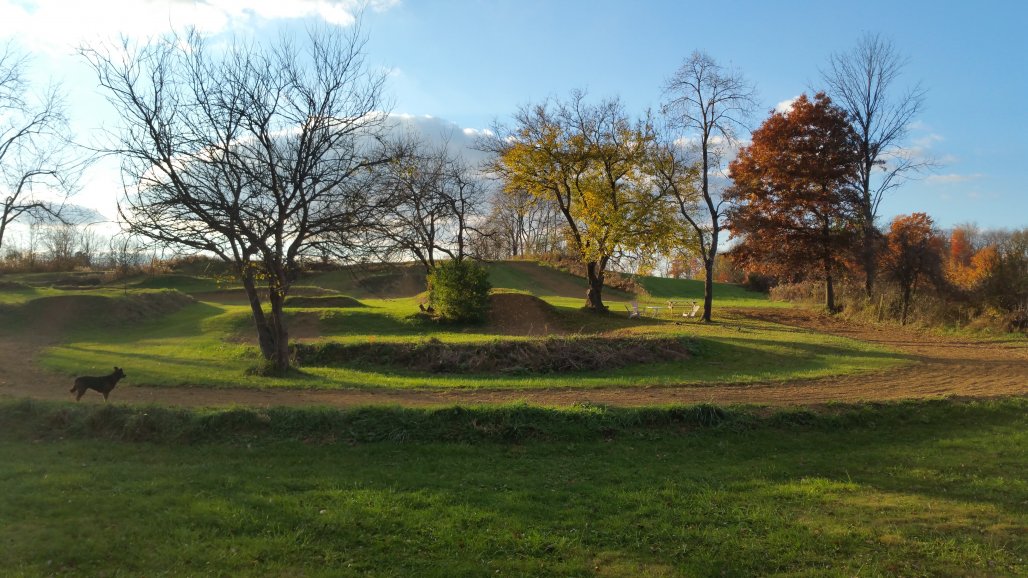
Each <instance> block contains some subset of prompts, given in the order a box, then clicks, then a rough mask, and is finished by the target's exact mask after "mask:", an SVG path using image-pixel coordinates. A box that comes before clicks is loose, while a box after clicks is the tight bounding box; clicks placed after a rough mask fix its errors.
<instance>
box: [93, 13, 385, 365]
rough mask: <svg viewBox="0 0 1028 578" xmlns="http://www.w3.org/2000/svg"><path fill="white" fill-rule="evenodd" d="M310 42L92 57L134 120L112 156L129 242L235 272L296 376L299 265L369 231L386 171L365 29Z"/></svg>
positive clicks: (317, 34) (96, 51) (195, 42)
mask: <svg viewBox="0 0 1028 578" xmlns="http://www.w3.org/2000/svg"><path fill="white" fill-rule="evenodd" d="M302 44H303V47H302V48H301V47H299V46H298V44H296V43H294V42H293V41H292V40H291V39H289V38H287V37H282V38H280V39H279V40H278V41H277V42H274V43H262V42H258V41H253V42H241V41H236V42H233V43H230V44H229V45H228V46H225V47H218V49H217V50H208V47H207V45H206V43H205V42H204V39H203V38H202V37H201V36H200V35H199V34H197V33H196V32H195V31H194V32H190V33H188V34H186V35H185V36H177V35H169V36H165V37H162V38H157V39H154V40H151V41H149V42H147V43H145V44H143V45H140V46H133V45H131V44H129V42H128V41H127V40H123V41H122V42H121V44H120V45H118V46H116V47H113V48H111V47H87V48H83V49H82V54H83V55H84V56H85V57H86V59H87V60H88V61H89V63H90V64H91V65H92V67H93V69H94V70H95V72H96V74H97V77H98V79H99V83H100V85H101V86H102V87H104V88H105V89H106V91H107V97H108V100H109V101H110V102H111V103H112V104H113V105H114V106H115V108H116V109H117V113H118V114H119V115H120V117H121V121H122V125H123V126H122V130H121V132H120V133H118V134H115V135H112V136H113V139H112V144H111V145H110V148H109V152H111V153H116V154H118V155H120V156H121V158H122V175H123V179H124V183H125V197H124V199H123V201H122V202H121V203H120V205H119V214H120V217H121V219H122V220H123V221H124V223H125V224H126V225H127V229H128V232H129V233H131V234H134V235H138V236H139V237H140V238H145V239H149V240H150V241H151V242H153V243H155V244H157V245H163V246H168V247H171V248H175V249H179V250H184V251H193V252H202V253H207V254H213V255H216V256H218V257H219V258H221V259H223V260H224V261H226V262H228V263H230V264H232V265H233V267H234V268H235V269H236V271H237V273H238V275H239V277H240V279H241V280H242V284H243V287H244V288H245V290H246V293H247V296H248V298H249V302H250V307H251V310H252V313H253V319H254V324H255V326H256V330H257V335H258V341H259V344H260V349H261V352H262V354H263V355H264V357H265V359H267V360H268V361H269V362H271V364H272V365H273V366H274V368H275V369H276V370H284V369H286V368H287V367H288V366H289V350H288V332H287V330H286V325H285V319H284V316H283V304H284V301H285V297H286V294H287V293H288V291H289V289H290V286H291V284H292V282H293V280H294V278H295V275H296V273H297V267H298V262H299V259H300V258H301V257H302V256H303V255H304V254H307V253H311V252H316V250H317V249H318V248H319V247H320V246H321V245H322V244H323V243H325V242H327V239H328V238H329V236H330V235H336V236H338V235H339V233H340V232H341V231H352V230H354V229H356V228H357V227H358V226H359V225H360V222H361V219H363V218H364V217H365V216H366V215H365V214H364V211H365V210H366V204H365V203H364V195H365V190H364V186H363V184H362V182H361V181H362V180H363V175H364V174H366V173H367V170H368V168H369V167H370V166H373V165H375V164H377V163H379V162H381V161H382V158H381V156H380V154H381V150H380V146H379V145H378V137H379V133H380V130H381V127H382V124H383V119H384V114H383V113H382V111H381V110H379V109H380V106H381V105H382V86H383V82H384V76H383V75H381V74H376V73H371V72H369V71H368V68H367V66H366V65H365V63H364V46H365V40H364V37H363V36H362V35H361V33H360V30H359V28H356V27H355V28H354V29H352V30H351V32H350V33H345V32H341V31H336V30H311V31H309V32H308V35H307V37H306V38H304V42H303V43H302ZM260 282H263V283H265V285H266V291H267V300H268V303H269V304H270V315H269V314H268V313H266V312H265V310H264V308H263V306H262V297H263V295H262V293H263V291H259V290H258V283H260Z"/></svg>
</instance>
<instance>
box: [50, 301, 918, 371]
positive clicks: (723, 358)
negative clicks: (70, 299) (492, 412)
mask: <svg viewBox="0 0 1028 578" xmlns="http://www.w3.org/2000/svg"><path fill="white" fill-rule="evenodd" d="M566 299H567V298H552V300H551V301H550V302H551V303H552V304H553V305H554V306H555V308H556V311H557V312H558V314H559V315H561V316H562V317H563V319H564V323H565V325H567V326H569V327H574V328H576V329H577V328H580V329H579V331H581V333H582V334H595V333H596V332H616V333H617V334H618V335H620V336H638V337H668V336H671V337H679V338H682V339H687V340H689V342H690V343H691V347H692V348H693V350H694V352H695V355H694V356H693V357H692V358H690V359H687V360H684V361H679V362H674V363H658V364H645V365H630V366H628V367H625V368H621V369H617V370H602V369H599V370H596V371H588V372H576V373H563V374H543V375H507V374H493V375H440V374H428V373H415V372H411V371H406V370H404V369H402V368H397V367H351V366H331V367H319V366H305V367H302V368H301V370H300V371H299V372H297V373H294V374H293V375H291V376H289V377H287V378H267V377H255V376H252V375H248V374H247V370H248V368H252V367H254V366H256V365H257V363H258V354H257V351H256V348H255V346H253V345H248V344H245V343H243V342H242V341H243V340H244V339H247V338H249V339H252V333H253V330H252V328H251V325H250V321H249V315H250V314H249V310H248V309H247V308H246V307H244V306H239V305H226V304H219V303H201V304H197V305H193V306H189V307H187V308H185V309H182V310H180V311H178V312H176V313H174V314H172V315H169V316H166V317H162V318H160V319H156V320H151V321H148V322H145V323H138V324H134V325H132V326H106V327H104V326H89V327H78V328H70V329H68V330H67V332H66V334H65V343H64V344H63V345H59V346H56V347H53V348H50V349H49V350H47V351H46V353H45V354H44V355H43V357H42V362H43V364H44V365H45V366H46V367H48V368H49V369H52V370H56V371H59V372H64V373H67V374H69V375H75V374H78V375H81V374H82V373H86V372H88V371H109V369H108V368H109V367H111V366H113V365H117V366H119V367H125V368H126V373H128V374H129V376H130V377H131V381H130V382H129V383H130V384H135V385H158V386H175V385H183V384H186V385H207V386H213V387H239V386H248V387H301V388H337V387H392V388H410V387H437V388H482V387H490V388H513V389H527V388H541V387H567V386H574V387H615V386H622V387H626V386H627V387H631V386H645V385H657V386H659V385H677V384H698V383H748V382H758V381H771V380H789V379H805V378H817V377H824V376H829V375H840V374H847V373H856V372H861V371H869V370H881V369H887V368H890V367H895V366H897V365H899V364H902V363H904V362H905V358H904V356H903V355H901V354H897V353H893V352H890V351H888V350H886V349H884V348H881V347H878V346H874V345H871V344H867V343H862V342H858V341H854V340H851V339H846V338H842V337H834V336H830V335H825V334H820V333H815V332H812V331H806V330H801V329H796V328H791V327H786V326H782V325H777V324H774V323H768V322H761V321H754V320H749V319H744V318H742V317H740V316H738V315H735V314H732V313H731V312H728V311H722V312H720V313H719V318H718V320H717V322H716V323H713V324H710V325H708V324H703V323H698V322H695V321H686V322H680V323H677V324H676V323H674V322H673V320H669V319H664V320H655V319H650V318H645V319H641V320H628V319H626V318H625V316H624V315H623V314H622V315H611V316H606V317H597V316H594V315H591V314H588V313H583V312H581V311H578V309H577V305H578V304H577V303H576V304H575V305H570V304H566V303H563V300H566ZM364 303H365V304H366V305H368V306H367V307H354V308H337V309H311V310H293V315H301V316H303V315H305V316H307V317H308V319H310V318H312V317H313V318H314V319H315V324H316V325H317V326H318V327H319V328H320V337H319V339H321V340H325V341H339V342H345V343H362V342H369V341H379V342H385V341H417V340H422V339H430V338H434V339H439V340H441V341H449V342H468V341H471V342H475V341H487V340H493V339H499V338H504V339H517V338H511V337H505V336H498V335H490V334H487V333H483V332H482V329H481V328H477V327H475V326H467V327H449V328H448V327H446V326H440V325H437V324H435V323H433V322H425V321H418V320H417V319H412V318H411V317H410V315H411V312H412V311H417V304H416V301H414V300H413V299H390V300H373V299H366V300H364Z"/></svg>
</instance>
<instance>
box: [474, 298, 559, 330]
mask: <svg viewBox="0 0 1028 578" xmlns="http://www.w3.org/2000/svg"><path fill="white" fill-rule="evenodd" d="M486 327H487V329H488V330H489V331H490V332H494V333H500V334H502V335H557V334H563V333H566V331H565V330H564V328H563V327H562V326H561V324H560V320H559V318H558V316H557V312H556V311H554V309H553V306H552V305H550V304H549V303H547V302H545V301H543V300H542V299H540V298H538V297H536V296H534V295H527V294H524V293H493V294H492V295H490V296H489V313H488V314H487V316H486Z"/></svg>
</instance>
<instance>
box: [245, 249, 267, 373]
mask: <svg viewBox="0 0 1028 578" xmlns="http://www.w3.org/2000/svg"><path fill="white" fill-rule="evenodd" d="M239 277H240V278H241V279H242V280H243V289H244V290H245V291H246V297H247V299H248V300H249V301H250V311H251V313H252V314H253V323H254V326H255V327H256V329H257V345H258V346H259V347H260V348H261V355H262V356H264V359H267V360H271V359H274V357H275V351H276V347H275V336H274V334H273V331H272V328H271V325H270V324H269V323H268V318H267V316H265V315H264V308H263V306H262V305H261V296H260V294H259V293H258V292H257V286H256V285H255V284H254V281H253V274H252V273H251V272H250V271H249V270H248V268H247V266H246V265H243V270H242V271H240V274H239Z"/></svg>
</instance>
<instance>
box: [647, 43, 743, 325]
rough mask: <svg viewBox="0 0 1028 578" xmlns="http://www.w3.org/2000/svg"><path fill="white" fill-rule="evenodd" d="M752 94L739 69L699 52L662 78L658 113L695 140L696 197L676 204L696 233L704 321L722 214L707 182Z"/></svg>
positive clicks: (729, 144) (710, 298)
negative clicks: (696, 149) (700, 261)
mask: <svg viewBox="0 0 1028 578" xmlns="http://www.w3.org/2000/svg"><path fill="white" fill-rule="evenodd" d="M755 95H756V90H755V89H754V87H753V85H752V84H751V83H750V82H749V81H747V80H746V79H745V78H744V77H743V76H742V75H741V74H740V73H738V72H735V71H730V70H726V69H725V68H723V67H722V66H721V65H720V64H718V63H717V62H716V61H715V60H714V59H713V58H711V57H710V55H708V54H705V53H703V52H698V51H697V52H693V53H692V55H691V56H690V57H689V58H687V59H686V60H685V61H684V62H683V63H682V65H681V66H680V67H679V68H678V70H677V71H675V73H674V74H673V75H672V76H671V78H670V79H668V80H667V82H665V83H664V97H665V98H666V101H665V102H664V104H663V106H662V110H663V112H664V113H665V115H667V117H668V119H669V120H670V122H671V123H672V125H673V126H676V127H677V128H678V129H679V130H681V131H684V132H686V133H689V136H694V137H695V138H698V140H699V143H698V145H699V153H700V164H699V168H700V171H699V177H700V188H699V194H700V198H699V202H692V201H688V202H687V200H686V199H680V202H679V209H680V210H681V212H682V217H683V218H685V219H686V221H687V222H688V223H689V224H690V226H691V227H692V228H693V229H694V230H695V232H696V236H697V244H698V247H699V251H700V257H701V259H702V260H703V268H704V270H705V272H706V275H705V280H704V285H703V320H704V321H710V312H711V307H712V303H713V294H714V264H715V257H717V252H718V238H719V236H720V233H721V230H722V229H723V228H724V217H725V211H724V209H725V207H724V200H723V199H722V198H721V196H720V194H719V191H717V190H716V187H712V186H711V182H710V181H711V176H712V175H714V174H715V173H718V174H720V173H722V172H723V160H724V155H725V153H727V152H728V151H729V150H730V149H731V147H733V146H734V145H735V144H736V142H737V139H736V136H735V130H736V129H737V128H739V127H745V124H744V123H745V121H746V119H747V117H748V116H749V115H750V114H751V113H752V112H753V110H754V108H755V107H756V100H755V98H756V97H755Z"/></svg>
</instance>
